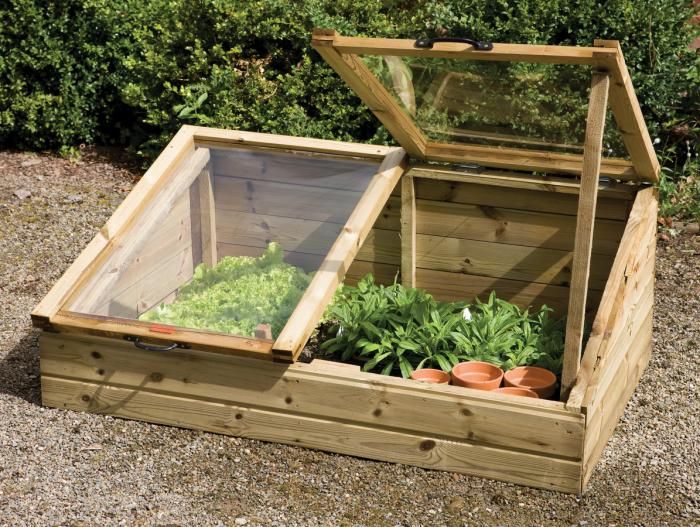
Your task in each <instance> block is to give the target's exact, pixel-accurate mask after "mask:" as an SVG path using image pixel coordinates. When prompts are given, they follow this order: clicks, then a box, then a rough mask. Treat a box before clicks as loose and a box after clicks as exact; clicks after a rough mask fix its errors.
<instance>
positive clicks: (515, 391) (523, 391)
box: [494, 386, 540, 399]
mask: <svg viewBox="0 0 700 527" xmlns="http://www.w3.org/2000/svg"><path fill="white" fill-rule="evenodd" d="M494 393H505V394H506V395H520V396H522V397H534V398H535V399H539V398H540V396H539V395H537V392H533V391H532V390H530V389H528V388H515V387H513V386H507V387H506V388H498V389H496V390H494Z"/></svg>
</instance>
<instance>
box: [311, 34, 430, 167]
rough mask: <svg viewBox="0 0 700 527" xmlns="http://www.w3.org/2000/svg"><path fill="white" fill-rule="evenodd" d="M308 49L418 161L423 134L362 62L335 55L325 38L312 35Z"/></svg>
mask: <svg viewBox="0 0 700 527" xmlns="http://www.w3.org/2000/svg"><path fill="white" fill-rule="evenodd" d="M311 45H312V47H313V48H314V49H315V50H316V51H317V52H318V53H319V55H321V57H323V59H324V60H325V61H326V62H327V63H328V65H329V66H330V67H331V68H333V69H334V70H335V72H336V73H337V74H338V75H340V77H341V78H342V79H343V80H344V81H345V82H346V83H347V84H348V85H349V86H350V88H352V90H353V91H354V92H355V93H356V94H357V95H358V96H359V97H360V99H362V101H363V102H364V103H365V104H366V105H367V106H368V107H369V109H370V110H372V113H374V115H376V116H377V118H378V119H379V120H380V121H381V122H382V124H383V125H384V126H385V127H386V129H387V130H388V131H389V133H390V134H391V136H392V137H393V138H394V139H396V141H398V143H399V144H400V145H401V146H402V147H404V148H405V149H406V151H407V152H408V153H409V154H410V155H411V156H415V157H418V158H421V159H422V158H423V156H424V153H425V146H426V138H425V136H424V135H423V132H421V131H420V130H419V129H418V127H417V126H416V124H415V122H414V121H413V119H412V118H411V117H410V116H409V115H408V114H407V113H406V112H404V111H403V110H402V109H401V108H400V107H399V106H398V104H397V102H396V100H395V99H394V97H393V96H392V95H391V94H390V93H389V92H388V91H387V90H386V88H385V87H384V86H383V85H382V83H381V82H379V80H378V79H377V78H376V77H375V76H374V74H373V73H372V72H371V71H370V70H369V68H367V66H365V65H364V63H363V62H362V60H361V59H360V58H358V57H357V56H356V55H352V54H345V53H338V51H337V50H335V49H334V48H333V47H332V46H330V45H329V43H328V41H327V40H325V38H323V39H317V38H316V35H315V34H314V38H313V40H312V42H311Z"/></svg>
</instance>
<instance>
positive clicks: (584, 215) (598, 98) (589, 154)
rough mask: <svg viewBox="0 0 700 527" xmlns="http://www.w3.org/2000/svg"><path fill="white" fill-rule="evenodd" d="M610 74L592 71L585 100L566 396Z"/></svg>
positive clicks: (582, 307)
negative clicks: (585, 115)
mask: <svg viewBox="0 0 700 527" xmlns="http://www.w3.org/2000/svg"><path fill="white" fill-rule="evenodd" d="M609 86H610V77H608V75H607V74H601V73H595V74H594V75H593V80H592V82H591V94H590V99H589V103H588V118H587V123H586V140H585V142H584V149H583V158H584V163H583V173H582V175H581V192H580V194H579V206H578V214H577V217H576V237H575V241H574V259H573V264H572V266H571V287H570V296H569V309H568V310H567V318H566V337H565V343H564V365H563V368H562V374H561V397H562V400H566V399H567V398H568V396H569V392H570V391H571V388H572V387H573V385H574V382H576V376H577V374H578V370H579V367H580V362H581V346H582V339H583V324H584V322H585V317H586V295H587V292H588V281H589V276H590V268H591V248H592V247H593V227H594V222H595V209H596V201H597V198H598V177H599V175H600V163H601V155H602V149H603V129H604V128H605V112H606V110H607V105H608V87H609Z"/></svg>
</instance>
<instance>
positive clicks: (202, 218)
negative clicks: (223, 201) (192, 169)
mask: <svg viewBox="0 0 700 527" xmlns="http://www.w3.org/2000/svg"><path fill="white" fill-rule="evenodd" d="M190 200H191V203H190V215H191V218H192V219H191V221H192V253H193V256H192V259H193V265H194V267H196V266H197V265H198V264H200V263H204V264H206V265H208V266H209V267H213V266H214V265H216V262H217V256H216V204H215V202H214V177H213V174H212V169H211V163H209V165H208V166H206V167H205V168H204V170H203V171H202V173H201V174H200V175H199V177H198V178H197V181H195V184H194V185H192V189H191V190H190Z"/></svg>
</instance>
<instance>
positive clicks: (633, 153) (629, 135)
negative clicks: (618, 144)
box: [594, 40, 661, 183]
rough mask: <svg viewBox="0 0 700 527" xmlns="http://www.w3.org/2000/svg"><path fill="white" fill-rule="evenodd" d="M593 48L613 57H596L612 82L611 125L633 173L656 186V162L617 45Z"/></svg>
mask: <svg viewBox="0 0 700 527" xmlns="http://www.w3.org/2000/svg"><path fill="white" fill-rule="evenodd" d="M594 45H595V46H601V49H605V50H606V51H608V50H611V49H612V50H615V51H616V53H615V54H614V55H611V54H609V53H605V54H604V55H602V56H600V57H596V58H597V59H598V62H599V66H602V67H605V68H607V69H609V71H610V73H611V75H612V78H613V80H612V83H611V85H610V109H611V110H612V112H613V115H614V116H615V122H616V123H617V127H618V128H619V130H620V133H621V134H622V139H623V141H624V142H625V146H626V147H627V151H628V152H629V155H630V159H631V160H632V163H633V164H634V168H635V172H636V173H637V174H638V175H639V177H641V178H643V179H645V180H647V181H650V182H652V183H656V182H658V181H659V171H660V170H661V168H660V165H659V160H658V158H657V157H656V152H655V151H654V145H653V144H652V142H651V137H650V136H649V130H648V129H647V126H646V123H645V122H644V115H643V114H642V109H641V108H640V106H639V101H638V100H637V94H636V92H635V91H634V86H632V78H631V77H630V74H629V71H628V70H627V65H626V64H625V57H624V55H623V54H622V49H621V48H620V43H619V42H618V41H617V40H595V41H594Z"/></svg>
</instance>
